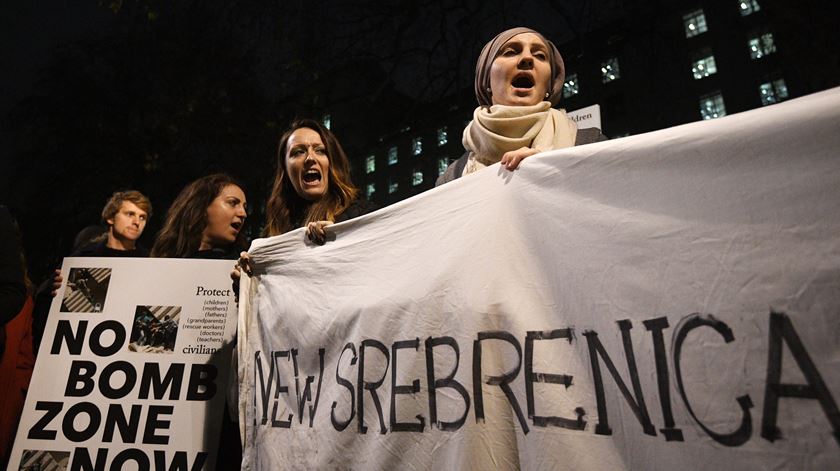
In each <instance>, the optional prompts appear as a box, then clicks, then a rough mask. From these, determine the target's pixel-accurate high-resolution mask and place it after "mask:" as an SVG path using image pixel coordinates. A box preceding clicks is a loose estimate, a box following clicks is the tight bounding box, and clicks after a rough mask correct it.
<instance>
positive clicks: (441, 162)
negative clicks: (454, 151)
mask: <svg viewBox="0 0 840 471" xmlns="http://www.w3.org/2000/svg"><path fill="white" fill-rule="evenodd" d="M447 167H449V158H448V157H441V158H439V159H438V175H443V173H444V172H446V168H447Z"/></svg>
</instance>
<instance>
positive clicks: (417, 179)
mask: <svg viewBox="0 0 840 471" xmlns="http://www.w3.org/2000/svg"><path fill="white" fill-rule="evenodd" d="M421 183H423V171H421V170H418V169H414V172H413V173H412V174H411V185H412V186H417V185H419V184H421Z"/></svg>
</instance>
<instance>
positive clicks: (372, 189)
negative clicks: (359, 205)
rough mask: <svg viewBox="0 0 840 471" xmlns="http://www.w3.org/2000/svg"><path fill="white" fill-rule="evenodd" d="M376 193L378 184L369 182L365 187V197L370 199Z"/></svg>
mask: <svg viewBox="0 0 840 471" xmlns="http://www.w3.org/2000/svg"><path fill="white" fill-rule="evenodd" d="M374 193H376V184H375V183H368V184H367V188H365V197H366V198H367V199H370V198H371V197H372V196H373V194H374Z"/></svg>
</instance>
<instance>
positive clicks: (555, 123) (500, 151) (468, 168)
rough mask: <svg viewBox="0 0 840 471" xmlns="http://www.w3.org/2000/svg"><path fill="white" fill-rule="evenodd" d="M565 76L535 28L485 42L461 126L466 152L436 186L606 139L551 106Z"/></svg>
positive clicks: (556, 100)
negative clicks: (471, 104) (472, 104)
mask: <svg viewBox="0 0 840 471" xmlns="http://www.w3.org/2000/svg"><path fill="white" fill-rule="evenodd" d="M565 76H566V70H565V66H564V65H563V57H562V56H561V55H560V52H559V51H558V50H557V48H556V47H555V46H554V44H553V43H552V42H551V41H549V40H548V39H546V38H545V37H544V36H543V35H542V34H540V33H538V32H537V31H534V30H532V29H529V28H512V29H509V30H507V31H503V32H501V33H499V34H498V35H497V36H496V37H495V38H493V39H492V40H491V41H490V42H488V43H487V44H485V45H484V48H483V49H482V50H481V54H480V55H479V57H478V62H477V63H476V66H475V96H476V99H477V100H478V105H479V106H478V108H476V109H475V111H474V112H473V120H472V121H471V122H470V123H469V124H468V125H467V128H466V129H465V130H464V137H463V144H464V148H465V149H466V153H465V154H464V155H463V156H462V157H461V158H460V159H458V160H456V161H455V162H453V163H452V164H451V165H450V166H449V167H448V168H447V169H446V172H444V173H443V175H441V176H440V177H439V178H438V180H437V182H436V184H437V185H440V184H443V183H446V182H449V181H452V180H454V179H456V178H460V177H462V176H463V175H467V174H469V173H473V172H475V171H478V170H480V169H482V168H484V167H487V166H490V165H493V164H495V163H498V162H501V164H502V166H503V167H505V168H507V169H508V170H514V169H516V168H517V167H518V166H519V163H520V162H521V161H522V159H525V158H527V157H529V156H531V155H534V154H536V153H539V152H544V151H547V150H554V149H562V148H564V147H571V146H579V145H582V144H589V143H592V142H598V141H603V140H606V137H605V136H604V135H603V134H601V131H600V130H599V129H597V128H587V129H578V128H577V125H576V124H575V122H574V121H572V120H571V119H569V117H568V116H566V112H565V111H564V110H561V109H555V108H553V106H556V105H557V103H559V102H560V97H561V96H562V94H563V81H564V79H565Z"/></svg>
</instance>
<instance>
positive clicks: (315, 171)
mask: <svg viewBox="0 0 840 471" xmlns="http://www.w3.org/2000/svg"><path fill="white" fill-rule="evenodd" d="M372 209H373V208H372V205H370V204H369V203H367V202H366V201H365V200H362V199H360V198H359V190H358V189H356V187H354V186H353V183H352V182H351V181H350V162H349V161H348V159H347V155H346V154H345V153H344V149H342V148H341V144H339V142H338V139H336V137H335V135H334V134H333V133H332V132H330V130H328V129H326V128H324V127H323V126H322V125H321V123H319V122H317V121H315V120H311V119H299V120H296V121H294V122H293V123H292V124H291V125H290V126H289V128H288V129H287V130H286V132H285V133H283V136H282V137H281V138H280V142H279V144H278V148H277V171H276V173H275V176H274V185H273V188H272V190H271V196H270V197H269V199H268V204H267V207H266V213H267V216H266V219H267V220H266V227H265V235H267V236H275V235H279V234H283V233H284V232H288V231H290V230H293V229H296V228H298V227H302V226H306V233H307V235H308V236H309V238H310V239H311V240H313V241H315V242H318V243H323V242H324V240H325V238H326V232H325V230H324V228H325V227H326V226H328V225H330V224H332V223H334V222H341V221H346V220H348V219H353V218H354V217H357V216H361V215H362V214H365V213H367V212H369V211H371V210H372Z"/></svg>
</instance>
